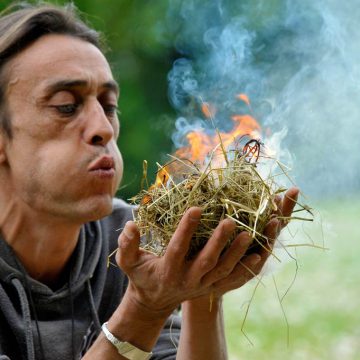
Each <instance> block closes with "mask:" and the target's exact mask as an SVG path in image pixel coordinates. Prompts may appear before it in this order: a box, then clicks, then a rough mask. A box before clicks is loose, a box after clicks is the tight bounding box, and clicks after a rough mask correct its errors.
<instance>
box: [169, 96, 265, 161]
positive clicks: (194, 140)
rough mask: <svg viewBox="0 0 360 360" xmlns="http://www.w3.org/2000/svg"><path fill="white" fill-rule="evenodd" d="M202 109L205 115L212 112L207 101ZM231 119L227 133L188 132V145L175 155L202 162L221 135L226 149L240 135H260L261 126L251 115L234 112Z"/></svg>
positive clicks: (252, 136) (251, 137)
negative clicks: (230, 126)
mask: <svg viewBox="0 0 360 360" xmlns="http://www.w3.org/2000/svg"><path fill="white" fill-rule="evenodd" d="M240 95H243V94H239V95H238V96H240ZM244 96H246V95H244ZM244 99H245V98H244ZM246 99H247V97H246ZM249 104H250V102H249ZM202 111H203V113H204V115H205V116H207V115H209V114H212V113H211V110H209V104H207V103H203V108H202ZM231 119H232V120H233V122H234V127H233V129H232V130H231V131H230V132H227V133H226V132H219V133H218V134H214V135H207V134H205V133H204V132H203V131H201V130H197V131H192V132H190V133H188V134H187V135H186V138H187V140H188V143H189V145H188V146H185V147H183V148H180V149H179V150H177V151H176V153H175V155H176V156H177V157H180V158H187V159H189V160H191V161H199V162H202V161H204V160H205V158H206V156H207V155H208V154H209V152H210V151H212V150H213V149H214V148H215V147H216V146H217V145H218V144H219V142H220V140H219V136H220V137H221V141H222V144H223V146H224V149H225V150H227V149H228V148H229V147H230V146H231V145H232V144H233V143H234V142H235V141H236V140H237V139H239V138H240V137H241V136H244V135H246V136H248V137H249V138H250V139H255V138H259V137H260V133H261V127H260V125H259V124H258V122H257V121H256V119H255V118H254V117H252V116H251V115H238V114H236V115H233V116H232V117H231Z"/></svg>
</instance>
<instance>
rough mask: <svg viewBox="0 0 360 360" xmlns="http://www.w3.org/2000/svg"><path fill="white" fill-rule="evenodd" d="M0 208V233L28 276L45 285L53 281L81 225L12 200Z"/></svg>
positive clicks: (69, 252) (55, 281)
mask: <svg viewBox="0 0 360 360" xmlns="http://www.w3.org/2000/svg"><path fill="white" fill-rule="evenodd" d="M2 210H4V211H3V213H2V216H1V217H0V229H1V233H2V235H3V237H4V239H5V241H6V242H7V243H8V244H9V245H10V246H11V247H12V249H13V250H14V252H15V254H16V256H17V257H18V259H19V260H20V261H21V263H22V265H23V266H24V267H25V269H26V270H27V272H28V273H29V275H30V276H31V277H33V278H34V279H37V280H38V281H41V282H43V283H45V284H47V285H49V286H52V285H54V284H56V283H57V281H58V280H59V278H60V276H61V273H62V271H63V270H64V269H65V267H66V264H67V263H68V261H69V259H70V257H71V254H72V253H73V251H74V249H75V246H76V244H77V240H78V236H79V232H80V228H81V225H80V224H74V223H68V222H65V221H64V220H63V219H59V218H56V217H53V216H50V215H49V214H44V213H37V212H36V211H34V210H32V209H31V208H29V207H24V206H19V205H18V204H17V203H16V202H12V203H10V204H8V206H7V207H6V208H5V209H4V208H3V209H2Z"/></svg>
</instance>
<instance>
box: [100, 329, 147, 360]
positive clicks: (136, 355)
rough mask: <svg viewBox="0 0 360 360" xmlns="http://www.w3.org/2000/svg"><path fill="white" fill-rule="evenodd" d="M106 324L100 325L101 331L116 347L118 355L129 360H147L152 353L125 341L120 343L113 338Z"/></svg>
mask: <svg viewBox="0 0 360 360" xmlns="http://www.w3.org/2000/svg"><path fill="white" fill-rule="evenodd" d="M107 324H108V323H107V322H105V323H104V324H102V326H101V329H102V331H103V332H104V334H105V336H106V338H107V339H108V340H109V341H110V342H111V343H112V344H113V345H114V346H115V347H116V349H117V351H118V352H119V354H120V355H122V356H123V357H125V358H126V359H129V360H148V359H150V357H151V355H152V353H151V352H146V351H143V350H140V349H138V348H137V347H136V346H134V345H131V344H130V343H128V342H126V341H120V340H119V339H118V338H117V337H116V336H114V335H113V334H112V333H111V332H110V331H109V329H108V328H107Z"/></svg>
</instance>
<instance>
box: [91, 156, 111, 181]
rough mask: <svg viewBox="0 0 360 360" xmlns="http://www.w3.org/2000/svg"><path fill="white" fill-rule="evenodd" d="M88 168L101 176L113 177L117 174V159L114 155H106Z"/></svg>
mask: <svg viewBox="0 0 360 360" xmlns="http://www.w3.org/2000/svg"><path fill="white" fill-rule="evenodd" d="M88 170H89V172H90V173H92V174H94V175H96V176H98V177H100V178H104V179H111V178H113V177H114V176H115V161H114V159H113V157H112V156H108V155H104V156H102V157H101V158H99V159H97V160H95V161H94V162H92V163H91V164H90V166H89V168H88Z"/></svg>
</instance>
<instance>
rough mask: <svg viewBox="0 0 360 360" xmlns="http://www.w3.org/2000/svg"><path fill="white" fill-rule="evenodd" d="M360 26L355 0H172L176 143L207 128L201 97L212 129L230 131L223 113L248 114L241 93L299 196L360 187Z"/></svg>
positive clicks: (341, 192)
mask: <svg viewBox="0 0 360 360" xmlns="http://www.w3.org/2000/svg"><path fill="white" fill-rule="evenodd" d="M359 23H360V7H359V6H358V5H357V0H348V1H340V0H317V1H313V0H302V1H294V0H289V1H285V0H284V1H282V0H258V1H256V2H255V1H253V0H242V1H236V0H234V1H226V0H215V1H205V0H204V1H202V0H185V1H175V0H173V1H171V7H170V10H169V14H168V18H167V26H168V29H171V31H172V32H173V33H175V34H176V49H177V51H178V52H179V53H180V54H181V56H182V58H180V59H178V60H176V61H175V63H174V65H173V68H172V70H171V72H170V73H169V75H168V79H169V98H170V101H171V103H172V104H173V106H174V108H175V109H176V110H177V111H178V113H179V118H178V120H177V122H176V130H175V133H174V135H173V140H174V143H175V145H176V146H177V147H179V146H183V145H185V144H186V142H185V141H184V135H185V134H186V133H187V132H188V131H189V130H190V129H192V130H194V129H199V128H201V129H204V130H205V131H211V130H212V125H211V123H209V122H208V121H207V120H204V117H203V116H201V113H200V112H199V106H198V104H199V101H208V102H210V103H214V104H215V106H217V107H218V108H219V109H220V110H219V111H218V113H217V115H216V126H217V127H219V128H220V129H222V130H229V129H231V127H232V122H231V120H230V115H231V114H233V113H234V112H238V113H239V112H240V113H241V112H246V111H247V112H248V111H249V109H248V108H247V107H246V104H241V102H239V101H238V100H236V99H235V94H238V93H246V94H247V95H248V96H249V98H250V100H251V107H252V111H253V115H254V117H255V118H256V119H257V120H258V121H259V123H260V124H261V126H262V127H263V128H264V129H270V130H271V132H272V134H277V135H276V136H277V137H276V141H277V144H278V145H281V149H282V150H283V152H282V154H288V153H290V154H291V155H292V164H291V166H292V169H293V170H292V176H293V177H294V179H295V181H296V183H297V184H298V185H299V186H300V187H301V188H302V189H303V190H304V192H305V193H306V194H308V195H311V196H316V197H323V196H332V195H346V194H350V193H353V192H356V191H359V189H360V166H359V165H360V151H359V150H360V125H359V122H360V30H359V25H358V24H359ZM267 131H269V130H267ZM279 134H281V136H280V135H279ZM271 141H272V142H274V137H273V138H272V139H271Z"/></svg>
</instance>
